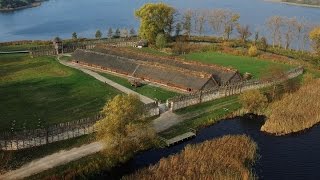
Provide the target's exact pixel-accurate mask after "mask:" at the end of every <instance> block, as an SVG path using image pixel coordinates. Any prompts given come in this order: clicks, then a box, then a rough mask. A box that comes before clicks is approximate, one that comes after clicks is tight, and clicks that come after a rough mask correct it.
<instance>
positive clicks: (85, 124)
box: [0, 102, 160, 151]
mask: <svg viewBox="0 0 320 180" xmlns="http://www.w3.org/2000/svg"><path fill="white" fill-rule="evenodd" d="M145 110H146V118H148V117H154V116H158V115H159V114H160V110H159V107H158V103H157V102H154V103H150V104H146V105H145ZM102 118H103V115H100V114H98V115H95V116H93V117H91V118H85V119H80V120H77V121H71V122H66V123H60V124H56V125H53V126H50V127H47V128H39V129H32V130H22V131H15V132H3V133H0V150H5V151H15V150H19V149H26V148H31V147H37V146H41V145H45V144H50V143H53V142H58V141H63V140H67V139H72V138H75V137H79V136H83V135H86V134H91V133H93V132H95V131H96V128H95V127H94V124H95V123H96V122H97V121H98V120H100V119H102Z"/></svg>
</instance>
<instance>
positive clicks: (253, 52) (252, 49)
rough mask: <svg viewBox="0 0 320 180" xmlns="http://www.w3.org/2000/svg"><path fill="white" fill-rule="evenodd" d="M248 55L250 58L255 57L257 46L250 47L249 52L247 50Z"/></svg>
mask: <svg viewBox="0 0 320 180" xmlns="http://www.w3.org/2000/svg"><path fill="white" fill-rule="evenodd" d="M248 54H249V56H251V57H256V56H258V48H257V46H250V48H249V50H248Z"/></svg>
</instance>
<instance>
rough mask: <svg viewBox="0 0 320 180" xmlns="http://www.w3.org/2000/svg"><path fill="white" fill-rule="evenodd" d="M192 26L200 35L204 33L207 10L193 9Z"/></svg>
mask: <svg viewBox="0 0 320 180" xmlns="http://www.w3.org/2000/svg"><path fill="white" fill-rule="evenodd" d="M193 14H194V28H195V32H197V33H198V34H199V35H200V36H201V35H202V34H203V33H204V27H205V24H206V17H207V12H206V11H204V10H197V11H194V13H193Z"/></svg>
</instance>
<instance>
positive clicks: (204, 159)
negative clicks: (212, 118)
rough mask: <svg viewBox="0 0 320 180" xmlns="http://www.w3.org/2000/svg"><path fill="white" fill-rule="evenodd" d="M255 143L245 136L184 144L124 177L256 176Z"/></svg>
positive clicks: (153, 179)
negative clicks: (155, 162)
mask: <svg viewBox="0 0 320 180" xmlns="http://www.w3.org/2000/svg"><path fill="white" fill-rule="evenodd" d="M257 148H258V147H257V145H256V143H255V142H254V141H253V140H251V138H249V137H248V136H245V135H236V136H231V135H228V136H224V137H222V138H218V139H214V140H210V141H205V142H204V143H201V144H194V145H187V146H186V147H185V149H184V150H183V151H182V152H181V153H179V154H176V155H172V156H169V157H167V158H163V159H161V160H160V161H159V162H158V163H157V164H155V165H153V166H150V167H148V168H145V169H143V170H140V171H138V172H136V173H134V174H132V175H129V176H126V177H124V178H123V179H125V180H131V179H140V180H144V179H150V180H151V179H152V180H158V179H159V180H162V179H221V180H222V179H223V180H227V179H256V176H255V175H254V173H253V172H252V170H251V166H252V165H253V164H254V162H255V160H256V158H257V153H256V151H257Z"/></svg>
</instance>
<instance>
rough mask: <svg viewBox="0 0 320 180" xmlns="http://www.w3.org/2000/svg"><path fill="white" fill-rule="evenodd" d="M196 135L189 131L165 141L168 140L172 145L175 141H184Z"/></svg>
mask: <svg viewBox="0 0 320 180" xmlns="http://www.w3.org/2000/svg"><path fill="white" fill-rule="evenodd" d="M195 136H196V134H195V133H193V132H187V133H184V134H181V135H179V136H176V137H174V138H172V139H168V140H166V141H165V142H166V144H167V146H170V145H172V144H175V143H178V142H182V141H184V140H186V139H189V138H191V137H195Z"/></svg>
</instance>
